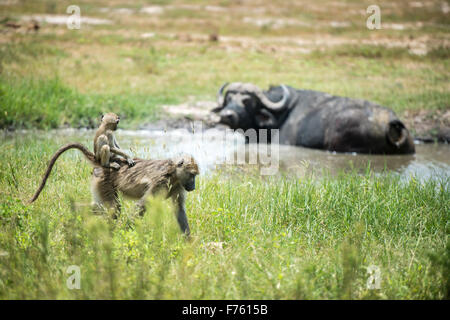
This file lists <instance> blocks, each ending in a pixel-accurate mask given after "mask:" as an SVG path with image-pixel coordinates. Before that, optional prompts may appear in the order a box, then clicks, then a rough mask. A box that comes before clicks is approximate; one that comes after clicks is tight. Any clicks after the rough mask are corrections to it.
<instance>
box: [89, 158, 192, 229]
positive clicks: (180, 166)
mask: <svg viewBox="0 0 450 320" xmlns="http://www.w3.org/2000/svg"><path fill="white" fill-rule="evenodd" d="M135 163H136V165H135V166H134V167H128V166H122V167H121V168H120V169H119V170H117V171H116V170H108V169H106V168H100V167H97V168H95V169H94V172H93V175H92V193H93V196H94V202H95V205H96V206H97V207H107V208H114V209H115V210H116V212H119V211H120V204H119V201H118V198H117V195H118V192H121V193H123V195H124V196H126V197H128V198H131V199H138V200H139V201H138V207H139V209H140V214H141V215H142V214H144V212H145V204H146V199H147V198H148V197H149V196H152V195H155V194H159V193H163V194H164V195H165V196H166V197H167V198H169V197H170V198H172V200H173V201H174V203H175V205H176V207H177V220H178V223H179V225H180V228H181V230H182V231H183V232H184V233H185V234H187V235H188V234H189V233H190V230H189V224H188V221H187V217H186V212H185V207H184V201H185V194H186V190H187V189H186V188H188V190H187V191H192V190H193V189H194V188H195V176H196V175H197V174H198V173H199V170H198V166H197V164H196V163H195V160H194V159H193V158H192V157H191V156H185V157H183V158H182V159H178V160H170V159H167V160H143V159H136V162H135Z"/></svg>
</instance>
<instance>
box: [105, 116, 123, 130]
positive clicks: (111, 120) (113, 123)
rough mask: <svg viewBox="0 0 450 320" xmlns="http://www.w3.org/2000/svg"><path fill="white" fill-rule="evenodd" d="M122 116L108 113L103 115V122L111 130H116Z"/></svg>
mask: <svg viewBox="0 0 450 320" xmlns="http://www.w3.org/2000/svg"><path fill="white" fill-rule="evenodd" d="M119 121H120V117H119V116H118V115H117V114H115V113H112V112H110V113H106V114H104V115H103V117H102V123H103V124H105V126H106V128H108V129H109V130H116V129H117V125H118V124H119Z"/></svg>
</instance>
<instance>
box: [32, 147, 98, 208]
mask: <svg viewBox="0 0 450 320" xmlns="http://www.w3.org/2000/svg"><path fill="white" fill-rule="evenodd" d="M69 149H78V150H80V151H81V152H82V153H83V154H84V156H85V157H86V159H88V160H89V161H90V162H91V163H92V164H93V165H97V162H96V161H95V155H94V154H93V153H92V152H91V151H89V150H88V148H86V147H85V146H84V145H82V144H81V143H68V144H66V145H64V146H62V147H61V148H59V149H58V151H56V152H55V154H54V155H53V157H52V158H51V159H50V163H49V164H48V167H47V171H45V174H44V177H43V178H42V181H41V184H40V186H39V188H38V189H37V190H36V193H35V194H34V196H33V198H31V200H30V201H29V203H32V202H34V201H35V200H36V199H37V198H38V197H39V194H40V193H41V191H42V189H44V186H45V183H46V182H47V179H48V176H49V175H50V172H52V169H53V165H54V164H55V162H56V160H57V159H58V158H59V156H60V155H61V154H63V153H64V152H65V151H67V150H69Z"/></svg>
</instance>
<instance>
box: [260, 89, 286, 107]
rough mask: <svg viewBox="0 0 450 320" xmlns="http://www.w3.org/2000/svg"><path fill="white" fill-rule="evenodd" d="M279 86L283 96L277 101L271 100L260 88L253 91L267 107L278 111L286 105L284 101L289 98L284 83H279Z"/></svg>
mask: <svg viewBox="0 0 450 320" xmlns="http://www.w3.org/2000/svg"><path fill="white" fill-rule="evenodd" d="M280 87H281V89H283V97H282V98H281V100H280V101H277V102H273V101H271V100H270V99H269V98H267V97H266V95H265V94H264V93H263V92H262V91H261V90H259V91H258V92H255V94H256V96H257V97H258V98H259V100H261V103H262V104H263V105H264V106H265V107H266V108H267V109H269V110H272V111H280V110H283V109H284V108H286V107H287V104H286V102H287V101H288V99H289V89H288V88H287V87H286V86H285V85H284V84H282V85H280Z"/></svg>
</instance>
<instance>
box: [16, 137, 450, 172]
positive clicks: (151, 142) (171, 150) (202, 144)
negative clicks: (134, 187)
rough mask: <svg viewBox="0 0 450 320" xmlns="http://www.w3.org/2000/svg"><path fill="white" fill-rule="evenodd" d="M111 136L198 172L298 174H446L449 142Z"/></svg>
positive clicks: (134, 151)
mask: <svg viewBox="0 0 450 320" xmlns="http://www.w3.org/2000/svg"><path fill="white" fill-rule="evenodd" d="M93 134H94V132H93V131H90V130H87V131H86V130H73V129H71V130H57V131H51V132H48V133H45V134H44V139H47V138H48V139H49V140H50V139H54V138H57V141H58V143H61V144H62V143H66V142H72V141H78V142H82V143H85V144H87V145H88V146H89V148H91V144H92V142H91V141H92V140H91V139H92V136H93ZM20 135H21V136H22V134H20ZM25 135H32V133H25ZM116 136H117V138H118V141H119V143H120V145H121V147H122V148H123V149H126V151H127V152H129V153H132V154H133V155H134V156H137V157H141V158H156V159H161V158H168V157H173V156H176V155H178V154H180V153H189V154H192V155H193V156H194V157H195V159H196V160H197V162H198V163H199V166H200V170H201V172H202V173H203V174H208V173H211V172H213V171H215V170H217V169H223V168H227V169H231V170H235V169H236V172H239V173H243V172H245V171H246V169H251V168H252V170H253V169H255V168H256V170H259V172H260V173H261V174H266V175H267V174H269V175H271V174H287V175H289V176H298V177H301V176H305V175H309V174H311V173H314V174H322V173H324V172H326V173H330V174H336V173H338V172H341V171H350V170H357V171H359V172H361V173H364V172H365V171H366V169H367V168H368V166H370V168H371V170H373V171H374V172H375V173H382V172H384V171H385V170H387V171H389V172H395V173H396V174H399V175H400V176H401V177H402V178H405V179H408V178H409V177H411V176H415V177H416V178H418V179H420V180H426V179H439V178H442V177H449V176H450V145H448V144H417V145H416V154H414V155H407V156H384V155H360V154H337V153H333V152H327V151H321V150H313V149H308V148H302V147H294V146H285V145H260V146H257V145H246V144H245V141H244V138H243V137H242V136H241V135H239V134H238V133H234V134H231V133H230V134H228V133H226V132H225V131H224V130H219V129H209V130H206V131H201V132H197V133H194V134H192V133H189V132H188V131H187V130H186V129H179V130H169V131H161V130H138V131H128V130H118V132H117V134H116ZM10 138H11V137H10ZM12 138H14V136H13V137H12ZM130 150H131V151H130ZM74 154H75V153H74ZM256 155H258V156H257V157H256ZM264 155H266V156H265V157H264ZM253 156H255V157H253ZM239 161H240V162H239ZM264 168H266V170H265V172H263V171H261V169H264ZM267 169H271V170H267ZM248 171H249V172H250V171H251V170H248ZM254 171H255V170H253V171H252V172H254Z"/></svg>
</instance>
